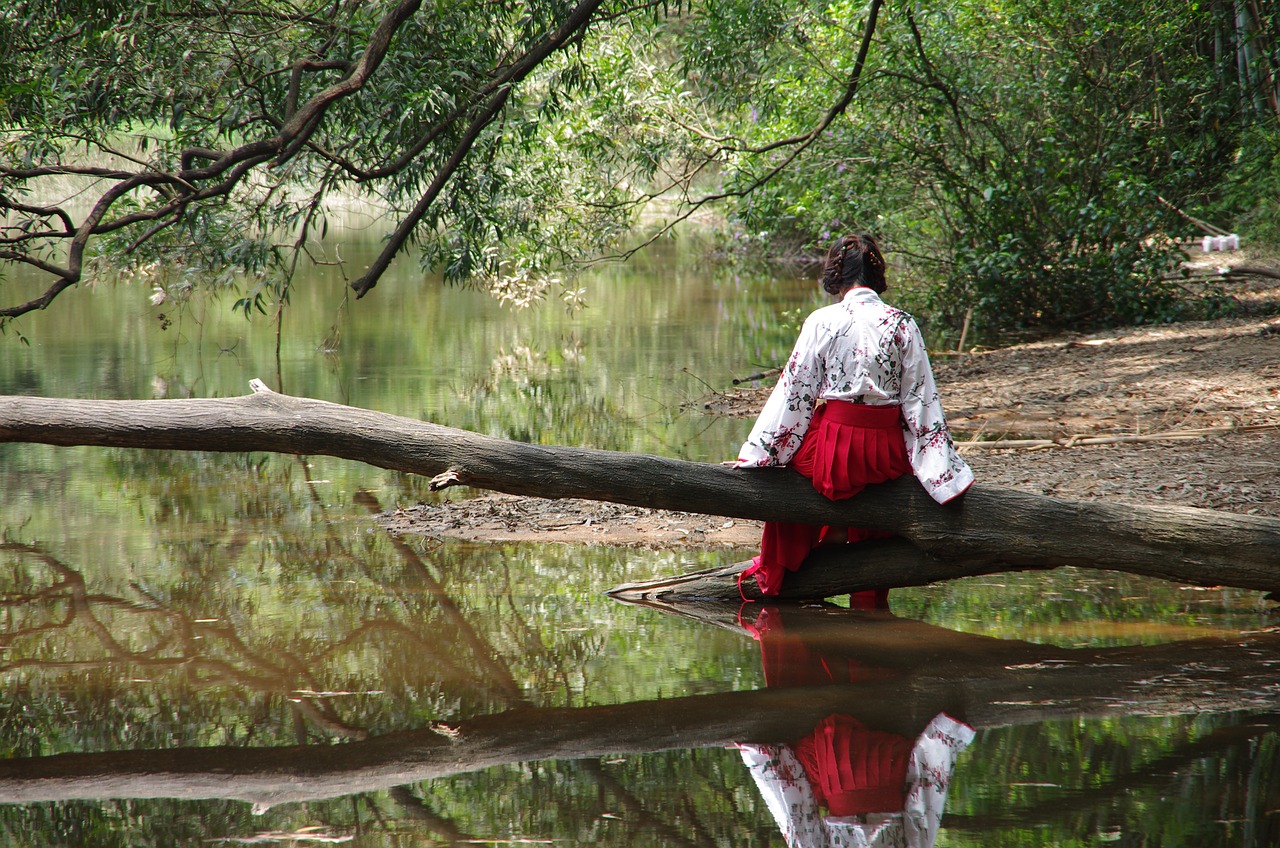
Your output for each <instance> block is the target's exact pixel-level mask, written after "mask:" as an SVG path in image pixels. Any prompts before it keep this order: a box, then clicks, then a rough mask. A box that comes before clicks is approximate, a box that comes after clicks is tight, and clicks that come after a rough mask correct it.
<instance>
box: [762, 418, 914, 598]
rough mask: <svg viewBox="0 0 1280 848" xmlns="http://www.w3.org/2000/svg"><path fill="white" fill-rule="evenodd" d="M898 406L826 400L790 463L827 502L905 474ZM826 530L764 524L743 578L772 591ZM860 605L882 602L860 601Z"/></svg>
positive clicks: (852, 534)
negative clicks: (752, 557)
mask: <svg viewBox="0 0 1280 848" xmlns="http://www.w3.org/2000/svg"><path fill="white" fill-rule="evenodd" d="M901 422H902V410H901V407H898V406H869V405H867V404H861V403H848V402H846V401H838V400H829V401H827V402H826V403H825V404H823V405H822V406H819V407H818V408H817V410H815V411H814V414H813V420H812V422H811V423H810V424H809V430H808V432H806V433H805V437H804V441H803V442H802V443H801V444H800V450H798V451H796V455H795V457H794V458H793V459H792V460H791V463H790V465H791V467H792V468H794V469H795V470H797V471H799V472H800V473H801V474H803V475H804V476H806V477H808V478H809V479H810V480H812V481H813V487H814V488H815V489H817V490H818V491H819V492H821V493H822V494H823V495H824V496H825V497H827V498H830V499H831V500H842V499H844V498H851V497H853V496H854V495H856V494H858V492H861V491H862V490H863V489H864V488H865V487H866V486H868V485H870V484H872V483H883V482H885V481H887V480H893V479H895V478H897V477H901V476H903V475H904V474H907V473H910V471H911V462H910V460H909V459H908V458H907V445H906V441H905V440H904V439H903V436H902V423H901ZM829 529H830V528H827V527H821V526H818V525H812V524H784V523H781V522H773V521H769V522H765V525H764V536H763V538H762V539H761V541H760V556H758V557H756V558H755V561H754V562H753V564H752V565H751V567H750V568H748V569H747V570H746V571H745V572H743V577H744V578H745V577H749V576H754V577H755V578H756V585H757V586H759V587H760V592H761V593H762V594H764V595H776V594H778V592H779V591H780V590H781V589H782V579H783V577H784V576H785V574H786V572H788V571H795V570H796V569H798V568H799V567H800V563H802V562H804V558H805V557H806V556H808V554H809V551H811V550H812V549H813V548H814V546H815V545H817V544H818V543H819V542H820V541H821V540H822V539H823V538H824V537H825V536H826V535H827V531H828V530H829ZM848 534H849V535H848V540H849V541H850V542H859V541H862V540H864V539H876V538H886V537H888V536H890V535H892V534H890V533H884V532H880V531H875V530H865V529H862V528H857V527H850V528H848ZM859 600H860V601H861V603H859V604H858V605H860V606H872V605H874V606H883V604H882V603H880V601H883V598H879V597H877V599H876V602H875V603H873V604H871V603H867V602H866V599H859Z"/></svg>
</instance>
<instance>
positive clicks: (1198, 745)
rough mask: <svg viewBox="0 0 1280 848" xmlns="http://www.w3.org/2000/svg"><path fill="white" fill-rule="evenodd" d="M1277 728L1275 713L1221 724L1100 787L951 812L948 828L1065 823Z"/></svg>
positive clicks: (988, 828)
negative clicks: (990, 809) (981, 811)
mask: <svg viewBox="0 0 1280 848" xmlns="http://www.w3.org/2000/svg"><path fill="white" fill-rule="evenodd" d="M1276 732H1280V716H1274V715H1272V716H1263V717H1259V718H1254V719H1250V721H1249V723H1248V724H1236V725H1231V726H1230V727H1222V728H1218V729H1217V730H1215V731H1214V732H1212V733H1210V734H1208V735H1207V736H1205V737H1203V738H1201V739H1197V740H1196V741H1194V742H1188V743H1185V744H1183V745H1179V746H1178V747H1176V748H1175V749H1174V750H1172V751H1170V752H1169V753H1167V754H1164V755H1163V756H1160V757H1157V758H1156V759H1154V760H1152V761H1151V762H1149V763H1146V764H1145V765H1142V766H1139V767H1138V768H1136V769H1134V770H1132V771H1129V772H1126V773H1125V774H1121V775H1117V776H1116V777H1114V778H1112V779H1110V780H1108V781H1107V782H1106V783H1103V784H1102V785H1100V786H1086V787H1084V788H1082V789H1070V790H1066V791H1064V792H1059V793H1055V796H1054V797H1051V798H1047V799H1046V800H1044V801H1040V802H1037V803H1034V804H1025V805H1021V806H1013V807H1010V808H1007V809H1005V810H1003V811H1001V812H1000V813H998V814H995V815H982V816H963V815H948V816H947V829H948V830H956V831H961V830H963V831H969V832H980V831H992V830H1003V829H1005V828H1008V827H1009V825H1011V824H1016V825H1018V826H1019V827H1024V828H1025V827H1036V826H1045V825H1051V824H1060V823H1063V822H1064V821H1065V820H1066V819H1067V817H1068V816H1072V815H1077V814H1079V813H1081V812H1087V811H1089V810H1096V809H1100V808H1103V807H1105V805H1106V804H1107V802H1108V801H1113V800H1115V799H1118V798H1122V797H1124V796H1126V795H1129V794H1130V793H1132V792H1133V791H1134V790H1136V789H1145V788H1151V787H1163V786H1167V785H1168V784H1170V783H1171V782H1172V781H1173V780H1175V779H1176V778H1177V777H1178V773H1179V772H1181V771H1182V770H1183V769H1186V768H1188V767H1189V766H1193V765H1194V764H1195V763H1197V762H1198V761H1200V760H1202V759H1205V758H1207V757H1212V756H1214V755H1219V754H1224V753H1226V752H1228V751H1230V750H1232V749H1240V748H1244V747H1245V746H1247V745H1248V744H1249V743H1250V742H1252V741H1254V740H1256V739H1258V738H1260V737H1263V736H1267V735H1269V734H1273V733H1276ZM1258 756H1263V755H1262V754H1259V755H1258ZM1185 797H1195V793H1186V795H1185Z"/></svg>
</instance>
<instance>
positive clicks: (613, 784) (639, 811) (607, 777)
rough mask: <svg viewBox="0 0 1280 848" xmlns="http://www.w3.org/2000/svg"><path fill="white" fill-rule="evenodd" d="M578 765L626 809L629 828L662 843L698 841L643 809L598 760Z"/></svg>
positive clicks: (586, 761)
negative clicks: (657, 839)
mask: <svg viewBox="0 0 1280 848" xmlns="http://www.w3.org/2000/svg"><path fill="white" fill-rule="evenodd" d="M578 767H579V768H580V769H582V771H583V772H585V773H586V774H587V775H589V776H590V777H591V779H592V780H594V781H595V782H596V785H598V786H599V787H600V788H601V789H603V790H605V791H606V792H608V793H609V794H610V795H612V796H613V798H614V799H615V800H616V801H617V802H618V803H619V804H620V805H621V806H622V809H623V810H625V811H626V813H627V818H626V823H627V825H628V828H629V829H630V830H633V831H635V830H641V829H643V830H648V831H651V832H652V833H654V834H655V835H656V836H658V838H659V839H660V840H661V841H662V844H663V845H687V846H689V848H694V846H697V845H698V844H699V843H698V842H696V841H694V840H692V839H690V838H689V837H688V836H686V835H685V834H683V833H681V832H680V831H679V830H677V829H676V828H675V827H673V826H672V825H671V823H670V822H668V821H664V820H663V819H661V818H659V817H657V816H655V815H654V814H653V813H651V812H649V811H648V810H647V809H645V806H644V804H642V803H641V802H640V799H639V798H637V797H636V796H635V793H633V792H631V791H630V790H629V789H627V788H626V787H625V786H623V785H622V783H621V781H619V780H618V779H617V778H616V777H614V776H613V775H611V774H609V772H607V771H606V770H605V768H604V766H602V765H601V764H600V761H599V760H581V761H579V763H578ZM701 844H703V845H711V846H714V845H715V843H714V842H702V843H701Z"/></svg>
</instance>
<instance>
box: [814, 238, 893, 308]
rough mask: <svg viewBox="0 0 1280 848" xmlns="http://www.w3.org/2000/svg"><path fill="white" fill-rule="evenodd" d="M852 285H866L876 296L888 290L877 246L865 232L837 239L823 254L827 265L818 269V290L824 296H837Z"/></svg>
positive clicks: (873, 239) (881, 257)
mask: <svg viewBox="0 0 1280 848" xmlns="http://www.w3.org/2000/svg"><path fill="white" fill-rule="evenodd" d="M854 286H866V287H867V288H869V289H871V290H873V291H875V292H876V293H877V294H882V293H884V290H885V289H886V288H888V286H887V285H886V284H885V281H884V257H883V256H881V255H880V246H879V245H877V244H876V240H875V237H874V236H872V235H869V234H867V233H862V234H861V235H856V236H844V237H843V238H841V239H840V241H838V242H836V243H835V244H834V245H832V247H831V250H829V251H827V264H826V265H825V266H823V268H822V289H823V291H825V292H827V294H840V292H842V291H844V290H845V289H850V288H853V287H854Z"/></svg>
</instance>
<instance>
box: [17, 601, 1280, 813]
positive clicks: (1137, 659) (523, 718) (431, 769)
mask: <svg viewBox="0 0 1280 848" xmlns="http://www.w3.org/2000/svg"><path fill="white" fill-rule="evenodd" d="M828 625H838V626H828ZM786 628H787V631H789V632H792V633H797V634H799V633H803V634H804V635H805V638H806V640H807V641H808V642H810V643H812V644H813V645H815V649H820V648H821V646H822V644H823V642H822V640H823V639H830V640H832V644H831V647H832V649H833V650H835V641H834V640H836V639H837V638H841V639H842V640H843V641H842V642H841V643H840V645H841V647H840V650H842V651H843V653H844V654H845V655H846V656H849V657H851V658H852V657H858V656H861V657H864V658H875V661H876V663H877V665H884V666H886V667H889V668H892V669H894V670H895V671H896V672H897V675H896V676H895V677H893V678H892V679H886V680H876V681H867V682H861V683H853V684H843V685H837V686H808V687H800V688H790V689H788V688H777V689H766V690H762V691H755V692H733V693H725V694H713V695H698V696H692V697H684V698H673V699H666V700H657V701H639V702H635V703H629V704H616V705H611V706H596V707H578V708H530V707H523V708H519V709H514V710H509V711H507V712H503V713H497V714H493V715H487V716H479V717H475V718H469V719H464V720H461V721H458V722H455V723H453V724H451V725H449V726H444V725H433V726H430V727H427V728H424V729H419V730H410V731H402V732H399V733H392V734H388V735H385V736H377V737H373V738H370V739H368V740H365V741H359V742H344V743H340V744H325V745H294V746H285V747H265V748H264V747H258V748H237V747H211V748H177V749H169V750H158V751H137V752H112V753H103V754H72V755H61V756H53V757H34V758H26V759H11V760H7V761H0V803H27V802H32V801H63V800H69V799H77V798H140V797H149V798H154V797H179V798H228V799H240V800H245V801H252V802H255V803H258V804H277V803H283V802H286V801H301V800H307V799H318V798H330V797H336V796H338V795H348V794H352V793H358V792H366V791H373V790H375V789H384V788H386V787H390V786H396V785H402V784H408V783H415V782H418V781H422V780H431V779H436V778H440V777H445V776H449V775H455V774H460V773H464V772H470V771H476V770H479V769H484V768H488V767H491V766H495V765H503V764H511V763H516V762H525V761H529V760H540V759H550V758H558V759H583V758H590V757H602V756H608V755H616V754H620V753H649V752H655V751H662V750H671V749H684V748H704V747H713V746H723V745H729V744H733V743H735V742H745V741H756V742H774V741H784V740H792V739H797V738H800V737H801V736H803V735H804V734H805V733H807V732H808V731H810V730H811V729H812V728H813V726H814V725H815V724H816V723H817V722H818V721H819V720H821V719H822V718H823V717H824V716H827V715H829V714H831V713H833V712H845V713H849V714H851V715H853V716H855V717H857V718H858V719H859V720H861V721H863V722H864V723H865V724H867V725H868V726H870V727H876V728H881V729H884V730H889V731H892V732H896V733H901V734H903V735H912V734H915V733H918V732H919V730H920V728H921V727H923V726H924V725H925V724H926V723H927V721H928V719H929V718H931V717H932V716H933V715H935V714H937V713H938V712H940V711H944V710H951V709H953V708H954V709H956V713H953V714H959V716H960V717H963V718H964V720H965V721H967V722H968V723H969V724H971V725H972V726H974V727H975V728H979V729H981V728H992V727H1004V726H1009V725H1014V724H1029V723H1040V722H1044V721H1048V720H1052V719H1060V718H1064V717H1070V718H1073V719H1079V718H1081V717H1088V716H1098V717H1102V716H1121V715H1124V716H1130V715H1173V714H1180V713H1205V712H1226V711H1232V710H1237V709H1249V708H1256V706H1257V704H1258V703H1259V699H1260V698H1267V697H1270V695H1269V694H1268V693H1271V692H1273V691H1274V687H1275V680H1274V672H1273V671H1272V668H1273V667H1274V664H1275V662H1276V661H1277V660H1278V659H1280V632H1264V633H1253V634H1248V635H1246V636H1243V637H1241V636H1237V637H1234V638H1231V639H1203V640H1198V641H1194V642H1184V643H1175V644H1169V645H1159V646H1152V647H1129V648H1100V649H1066V648H1053V647H1046V646H1037V645H1029V644H1027V643H1022V642H1002V640H998V639H990V638H986V637H979V636H967V635H966V634H952V635H951V636H950V637H944V635H943V634H945V633H947V632H948V631H942V629H941V628H936V627H931V626H929V625H924V624H920V623H919V622H911V621H908V620H901V619H899V620H894V619H892V618H888V619H886V618H885V617H884V616H867V615H852V614H847V613H846V614H845V615H842V616H840V615H835V614H833V613H824V616H823V617H821V618H819V619H817V620H816V622H808V620H807V619H805V618H803V617H802V618H800V619H798V620H793V617H789V618H788V623H787V625H786ZM841 631H843V636H841V635H840V634H841ZM886 646H892V647H893V648H894V650H893V651H892V652H886V650H885V648H886ZM886 654H888V655H887V656H886ZM940 659H942V660H945V661H940ZM1011 692H1016V693H1018V695H1017V696H1016V698H1017V699H1016V700H1014V699H1013V698H1011V696H1010V693H1011Z"/></svg>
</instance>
